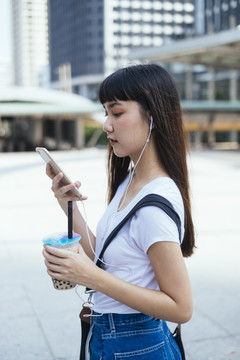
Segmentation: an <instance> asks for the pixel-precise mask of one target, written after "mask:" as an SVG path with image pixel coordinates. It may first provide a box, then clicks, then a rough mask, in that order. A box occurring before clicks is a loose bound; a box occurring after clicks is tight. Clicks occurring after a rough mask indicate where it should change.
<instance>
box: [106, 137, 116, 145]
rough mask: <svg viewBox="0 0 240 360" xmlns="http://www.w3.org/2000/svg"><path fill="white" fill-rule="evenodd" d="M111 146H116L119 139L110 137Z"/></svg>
mask: <svg viewBox="0 0 240 360" xmlns="http://www.w3.org/2000/svg"><path fill="white" fill-rule="evenodd" d="M108 140H109V142H110V144H111V146H114V145H115V144H116V143H117V140H114V139H111V138H108Z"/></svg>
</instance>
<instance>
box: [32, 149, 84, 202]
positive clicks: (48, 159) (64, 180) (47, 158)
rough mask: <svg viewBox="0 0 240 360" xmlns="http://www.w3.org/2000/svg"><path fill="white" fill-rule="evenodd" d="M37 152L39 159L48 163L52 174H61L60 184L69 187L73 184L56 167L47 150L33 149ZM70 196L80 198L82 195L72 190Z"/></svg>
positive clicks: (76, 190) (58, 167)
mask: <svg viewBox="0 0 240 360" xmlns="http://www.w3.org/2000/svg"><path fill="white" fill-rule="evenodd" d="M35 150H36V151H37V153H38V154H39V155H40V156H41V158H42V159H43V160H44V161H45V163H46V164H47V163H50V165H51V167H52V170H53V172H54V173H55V174H56V175H57V174H59V173H60V172H61V173H62V174H63V177H62V179H61V183H62V184H63V185H69V184H72V183H73V182H72V181H71V180H70V179H69V178H68V177H67V175H66V174H65V173H64V172H63V171H62V169H61V168H60V166H58V164H57V163H56V161H55V160H53V158H52V156H51V155H50V153H49V152H48V150H47V149H45V148H42V147H36V149H35ZM70 193H71V195H74V196H77V197H81V196H82V195H81V194H80V192H79V191H78V189H76V188H74V189H72V190H70Z"/></svg>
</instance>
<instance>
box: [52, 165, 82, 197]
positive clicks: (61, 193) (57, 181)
mask: <svg viewBox="0 0 240 360" xmlns="http://www.w3.org/2000/svg"><path fill="white" fill-rule="evenodd" d="M46 174H47V175H48V177H50V179H51V180H52V188H51V189H52V191H53V193H54V196H55V197H56V198H57V200H58V201H59V202H62V201H64V202H65V201H81V200H86V199H87V197H86V196H84V195H81V194H80V196H74V195H73V194H72V193H71V190H73V189H74V188H75V189H79V188H80V186H81V183H80V182H79V181H76V182H75V183H72V184H69V185H63V184H62V183H61V179H62V178H63V173H59V174H58V175H55V173H54V172H53V170H52V167H51V165H50V164H49V163H48V164H47V166H46Z"/></svg>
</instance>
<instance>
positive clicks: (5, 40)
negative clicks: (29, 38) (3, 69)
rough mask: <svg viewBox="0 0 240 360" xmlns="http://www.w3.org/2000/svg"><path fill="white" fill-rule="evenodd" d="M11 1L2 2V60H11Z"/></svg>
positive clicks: (0, 16)
mask: <svg viewBox="0 0 240 360" xmlns="http://www.w3.org/2000/svg"><path fill="white" fill-rule="evenodd" d="M10 4H11V0H0V58H2V57H3V58H7V59H11V36H10V34H11V27H10Z"/></svg>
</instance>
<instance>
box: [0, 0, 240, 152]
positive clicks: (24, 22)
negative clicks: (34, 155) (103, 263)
mask: <svg viewBox="0 0 240 360" xmlns="http://www.w3.org/2000/svg"><path fill="white" fill-rule="evenodd" d="M2 4H5V6H9V5H11V7H9V13H10V15H11V24H12V25H11V29H8V31H7V33H8V36H9V38H11V41H9V43H10V42H11V44H12V58H11V59H10V60H9V58H7V57H5V56H2V54H1V46H0V75H1V76H0V86H2V87H3V86H8V85H17V86H21V87H22V91H23V94H24V96H23V97H19V92H16V91H15V90H16V89H15V90H14V89H13V91H12V93H11V92H9V91H8V92H7V93H8V98H7V99H6V97H4V96H3V95H1V97H0V151H1V149H10V150H17V149H18V148H19V147H17V146H15V145H14V144H15V142H16V138H17V137H18V135H17V136H16V133H17V132H16V131H15V130H16V129H15V127H16V123H18V127H19V124H21V123H22V124H23V127H22V130H21V134H23V133H24V132H25V134H26V138H27V139H28V144H29V140H31V139H36V138H37V139H39V138H40V136H41V135H38V136H36V132H34V133H31V131H32V130H31V129H32V128H33V127H32V126H28V127H27V126H25V125H26V118H27V123H28V122H29V121H30V122H31V121H35V120H34V119H36V113H35V112H36V111H37V118H38V126H37V129H38V130H39V131H40V133H39V134H44V136H45V139H46V138H47V139H48V140H51V141H49V143H47V145H49V144H52V145H51V146H52V148H61V146H62V147H63V145H61V144H63V142H64V148H66V147H67V148H71V147H75V146H76V138H75V134H76V126H78V129H79V121H80V120H79V119H82V120H81V121H82V125H81V129H82V130H81V131H82V132H81V141H80V142H79V143H78V147H79V146H80V145H79V144H81V147H82V146H85V145H86V144H87V143H88V144H94V143H96V141H97V140H98V138H99V136H100V135H101V131H100V130H99V127H100V126H101V122H103V117H101V115H100V116H99V115H98V114H97V113H96V111H97V109H99V107H96V106H95V104H94V103H95V102H96V101H97V92H98V87H99V84H100V82H101V81H102V80H103V79H104V78H105V76H106V75H108V74H109V73H111V72H113V71H114V70H116V69H117V68H119V67H122V66H125V65H127V64H129V63H132V62H133V63H136V62H138V61H140V62H147V61H154V62H158V63H160V64H163V66H164V67H166V68H167V69H168V70H169V71H170V72H171V73H172V75H173V77H174V79H175V82H176V84H177V87H178V90H179V94H180V97H181V100H182V104H183V110H184V115H185V118H184V119H185V124H186V127H187V129H188V130H189V131H190V132H191V139H192V141H193V142H195V143H196V139H197V144H198V146H200V145H201V144H202V143H206V144H207V145H208V146H211V147H214V146H215V143H216V142H231V144H232V145H233V144H234V146H235V147H238V146H239V142H240V135H239V134H240V119H239V109H240V106H239V99H240V75H239V73H240V1H239V0H178V1H170V0H168V1H167V0H131V1H130V0H111V1H110V0H88V1H79V0H68V1H66V0H11V1H10V2H9V1H8V0H2V2H1V4H0V6H2ZM0 10H1V9H0ZM0 12H1V11H0ZM0 16H1V14H0ZM222 39H225V43H224V46H223V45H220V42H221V41H220V40H222ZM3 40H4V39H3V38H2V41H3ZM204 43H205V44H206V45H207V44H208V48H205V49H204V47H203V45H201V44H204ZM193 44H194V45H195V47H196V48H197V47H201V46H202V48H201V53H202V55H201V56H200V52H199V51H198V52H196V54H195V56H194V54H193V52H194V51H193V50H191V51H192V53H191V51H189V49H190V48H191V46H193ZM209 44H211V46H212V48H210V46H209ZM190 45H191V46H190ZM215 48H218V52H216V53H214V51H215ZM174 49H178V50H177V51H178V52H179V56H176V59H175V58H174V56H173V55H171V53H173V51H174ZM182 49H184V50H186V51H185V53H186V54H187V52H189V56H187V55H186V54H185V58H184V60H183V61H182V59H183V56H182V55H181V53H182ZM233 50H235V53H233ZM237 51H239V52H237ZM153 52H154V53H155V54H157V56H155V57H151V54H152V53H153ZM134 53H138V54H141V55H140V56H139V57H138V56H136V57H134V55H133V54H134ZM165 53H166V54H168V56H167V57H164V56H161V55H163V54H165ZM175 55H176V54H175ZM179 59H180V60H179ZM213 60H214V61H213ZM29 87H31V88H32V87H45V88H46V87H50V88H51V89H52V95H51V96H50V99H56V98H57V96H58V94H59V96H60V97H61V99H62V94H63V93H66V92H67V93H68V98H67V99H66V102H63V103H64V104H65V105H69V104H70V102H69V101H70V96H71V94H76V95H78V96H79V99H80V101H79V103H78V105H77V104H76V97H74V96H73V98H72V100H71V101H72V102H73V103H74V104H75V105H76V107H75V111H76V112H75V113H74V116H73V114H72V115H71V116H70V118H71V119H70V118H69V117H68V114H67V113H66V112H64V113H62V115H61V116H60V115H59V112H58V113H57V112H56V113H55V114H54V111H52V110H51V111H50V112H48V109H47V107H46V106H45V105H46V104H47V98H46V97H44V101H43V103H44V104H43V103H42V102H41V101H42V100H41V99H43V98H42V97H40V98H41V99H40V100H39V102H38V105H39V106H41V107H42V110H43V109H45V110H44V111H45V112H44V111H43V112H42V113H41V111H39V108H38V110H37V107H35V108H34V106H33V98H32V97H31V96H29V95H28V94H30V92H29ZM59 91H60V92H59ZM0 94H4V91H2V92H1V93H0ZM11 94H12V96H11ZM16 94H18V96H17V97H16ZM34 94H35V97H34V99H35V100H34V101H35V102H37V100H36V99H37V95H36V94H37V93H36V92H34ZM48 94H50V93H49V92H48ZM28 96H29V97H28ZM80 96H82V97H85V98H87V99H88V101H90V100H92V101H93V102H92V104H91V106H89V103H88V111H87V112H86V108H85V109H84V110H83V111H82V112H81V109H80V107H79V108H78V110H77V107H78V106H81V104H83V102H82V98H81V97H80ZM50 102H51V101H50ZM233 102H234V106H233ZM13 104H15V105H14V106H11V105H13ZM16 104H18V105H21V106H22V110H21V111H20V108H18V107H17V106H16ZM43 105H44V106H43ZM52 105H55V106H57V105H56V103H55V100H53V103H52ZM55 108H56V107H55ZM13 109H14V111H13ZM23 109H25V110H24V111H25V112H24V111H23ZM90 109H94V112H91V111H90ZM65 110H66V108H65ZM18 111H20V113H18ZM193 113H194V114H193ZM83 114H84V115H83ZM216 114H217V116H215V115H216ZM220 115H221V116H222V118H223V119H224V121H223V120H221V121H220V122H219V119H220ZM192 117H195V119H196V123H194V124H191V118H192ZM230 118H231V119H232V120H229V119H230ZM31 119H32V120H31ZM39 119H40V120H39ZM67 119H68V120H69V121H68V120H67ZM76 119H78V120H77V122H76ZM225 119H228V124H227V125H226V121H225ZM92 120H93V121H92ZM60 123H61V125H60ZM202 123H204V124H205V125H204V126H202ZM219 123H221V126H220V127H219ZM223 123H224V124H223ZM24 124H25V125H24ZM63 124H64V125H63ZM77 124H78V125H77ZM199 124H200V125H201V131H200V130H199V126H200V125H199ZM216 124H218V126H217V125H216ZM198 125H199V126H198ZM210 125H211V126H210ZM41 126H42V127H41ZM96 127H98V129H97V132H96V131H95V128H96ZM1 129H2V130H1ZM4 129H5V130H4ZM6 129H8V131H6ZM34 131H35V130H34ZM78 133H79V130H78ZM6 134H8V144H10V145H9V146H3V145H2V146H1V144H3V143H5V142H6V136H7V135H6ZM13 134H15V136H13ZM66 134H68V135H66ZM21 136H22V135H21ZM61 138H62V140H63V141H61ZM43 143H44V141H43ZM21 144H22V145H21V146H20V149H22V150H24V148H25V149H33V147H34V146H35V143H34V141H32V142H31V141H30V144H31V146H25V147H24V142H23V141H22V143H21ZM51 146H50V147H51Z"/></svg>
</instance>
